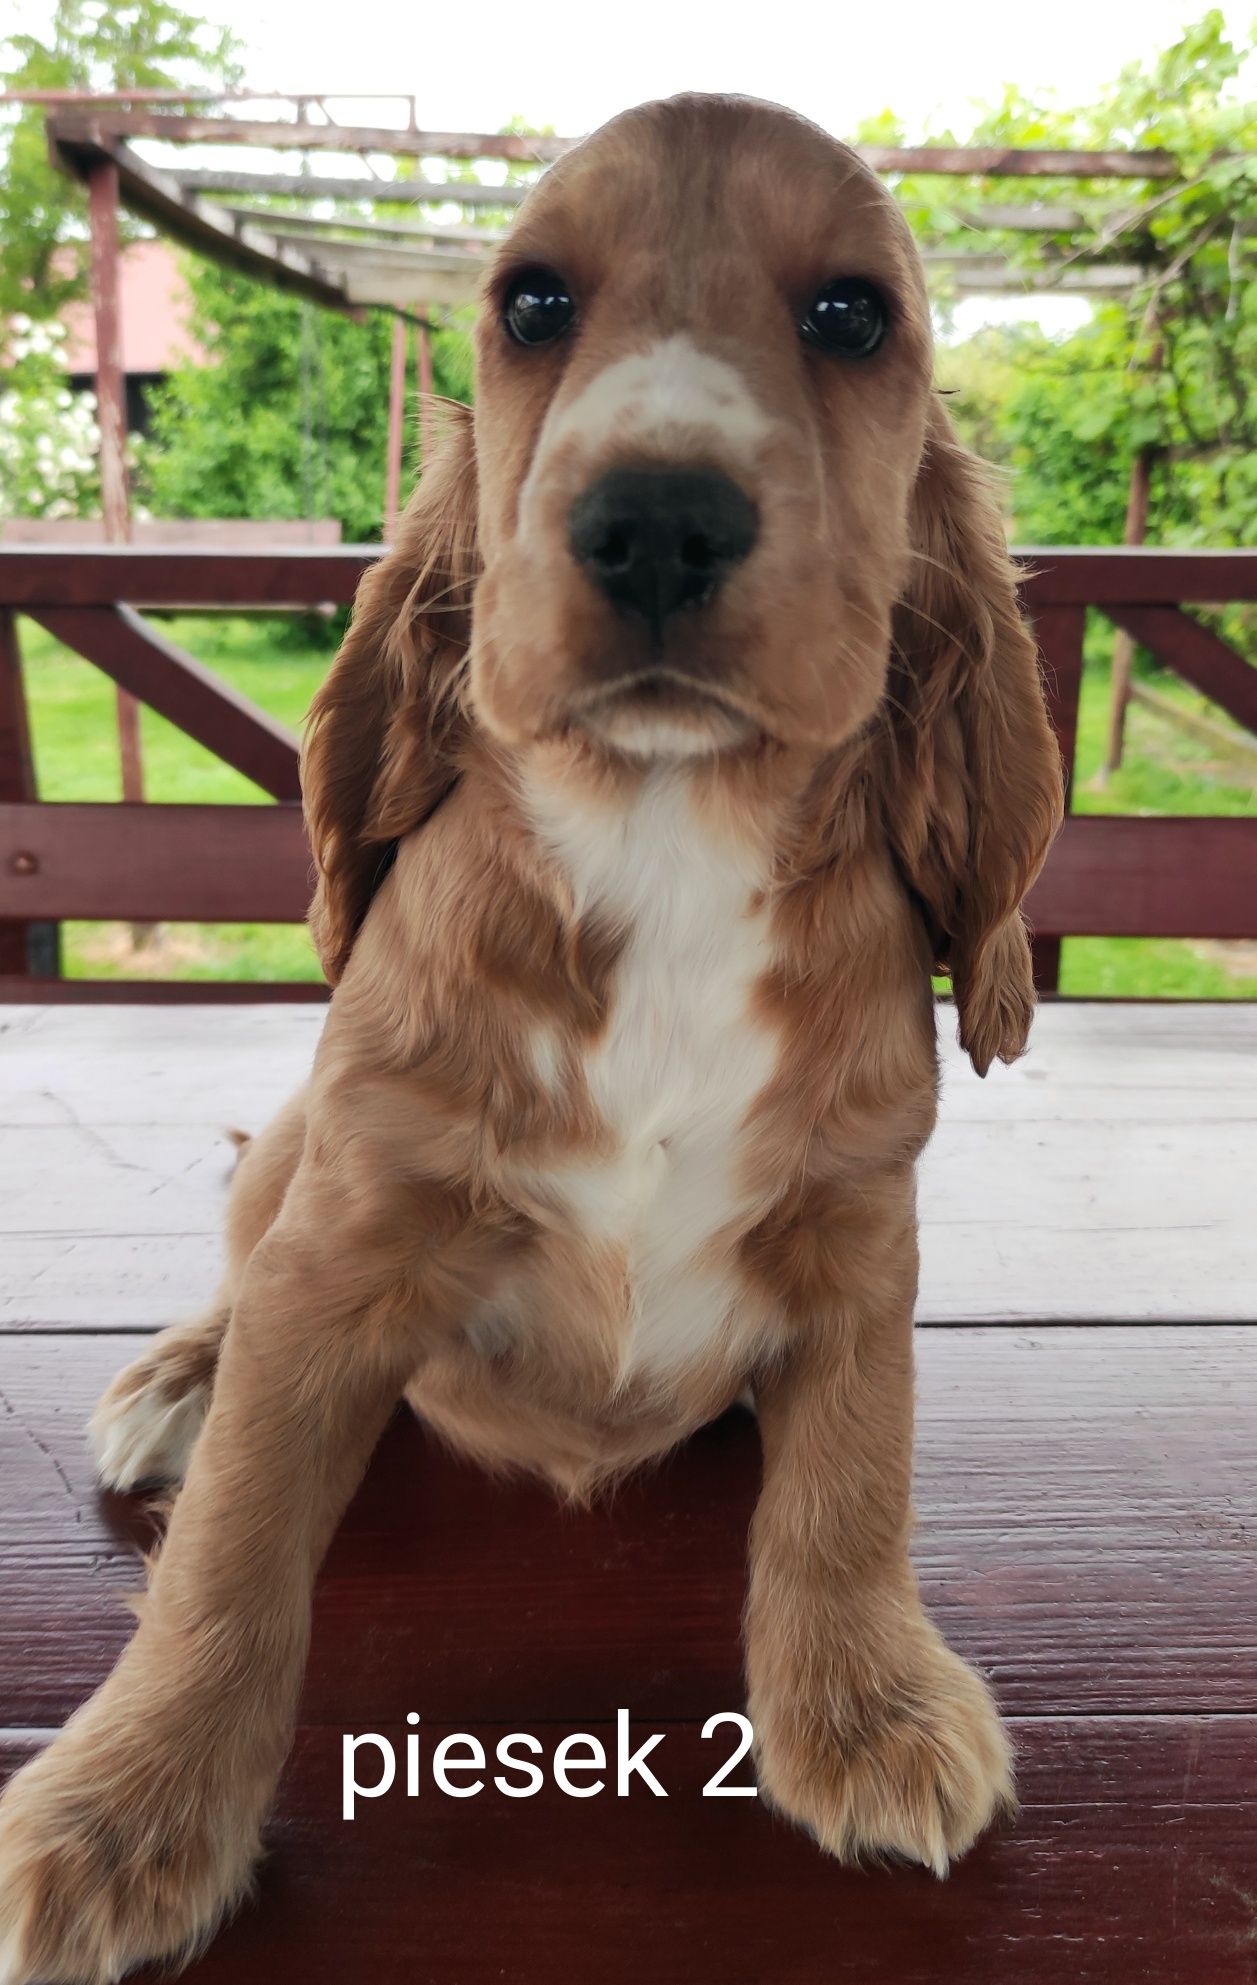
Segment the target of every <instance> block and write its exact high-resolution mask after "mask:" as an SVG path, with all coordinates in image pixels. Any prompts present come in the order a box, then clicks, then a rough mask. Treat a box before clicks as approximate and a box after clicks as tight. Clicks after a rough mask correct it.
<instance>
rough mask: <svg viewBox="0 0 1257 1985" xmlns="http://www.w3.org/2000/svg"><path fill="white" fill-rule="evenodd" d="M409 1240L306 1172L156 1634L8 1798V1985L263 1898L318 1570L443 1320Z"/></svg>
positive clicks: (239, 1333)
mask: <svg viewBox="0 0 1257 1985" xmlns="http://www.w3.org/2000/svg"><path fill="white" fill-rule="evenodd" d="M347 1200H348V1202H349V1203H348V1204H347ZM401 1225H402V1223H401V1222H399V1220H398V1218H397V1216H396V1212H395V1211H393V1212H390V1213H389V1214H388V1217H381V1210H380V1208H379V1207H378V1206H377V1207H375V1208H374V1209H373V1210H366V1209H363V1208H361V1207H359V1208H358V1209H357V1210H355V1207H354V1204H353V1195H352V1193H350V1194H348V1195H347V1194H346V1193H345V1191H344V1190H343V1188H341V1189H340V1190H333V1188H332V1185H331V1183H330V1182H329V1181H326V1180H322V1179H320V1178H319V1177H318V1176H317V1175H312V1168H311V1167H309V1166H307V1167H304V1168H303V1170H302V1172H301V1173H299V1174H298V1177H297V1179H296V1180H295V1181H294V1185H293V1189H292V1192H291V1193H290V1195H289V1200H288V1202H287V1203H286V1205H285V1209H284V1213H283V1215H282V1216H281V1218H280V1221H279V1222H278V1224H277V1225H276V1227H275V1228H273V1229H272V1231H271V1232H270V1234H268V1235H267V1236H266V1238H265V1239H263V1240H262V1241H261V1242H260V1243H259V1245H258V1247H257V1249H256V1250H255V1252H254V1254H253V1256H252V1258H251V1260H250V1262H249V1265H248V1267H247V1269H246V1271H245V1275H244V1280H243V1283H242V1285H241V1289H240V1292H239V1296H238V1299H237V1303H236V1307H235V1310H234V1314H233V1317H232V1321H231V1324H230V1327H229V1329H228V1333H227V1337H226V1341H225V1344H224V1347H223V1352H222V1361H221V1366H220V1370H219V1375H218V1381H217V1384H216V1387H215V1391H214V1399H213V1404H212V1407H211V1409H210V1413H209V1417H208V1419H207V1420H206V1423H205V1427H204V1430H203V1432H202V1434H201V1437H200V1439H199V1441H198V1442H197V1445H196V1447H195V1449H194V1452H193V1455H192V1461H191V1466H190V1469H189V1472H188V1477H187V1481H186V1484H185V1487H184V1489H183V1492H182V1494H181V1495H180V1497H179V1499H178V1501H177V1503H176V1505H175V1508H174V1511H173V1514H172V1517H171V1522H170V1529H169V1533H168V1535H167V1538H166V1542H165V1544H164V1546H163V1548H162V1551H161V1554H160V1557H159V1559H158V1561H157V1565H156V1568H155V1571H154V1574H153V1578H152V1581H151V1584H150V1587H149V1591H148V1593H147V1595H146V1596H145V1599H144V1602H143V1605H142V1608H141V1612H140V1624H139V1627H138V1629H137V1631H136V1633H135V1635H134V1637H133V1639H132V1640H131V1642H130V1644H129V1646H128V1647H127V1648H126V1650H125V1652H124V1654H123V1656H122V1658H121V1660H120V1661H119V1663H118V1665H117V1667H116V1668H115V1669H114V1672H113V1673H112V1675H111V1676H110V1677H109V1678H108V1680H107V1681H106V1682H105V1683H104V1685H103V1687H102V1688H100V1689H99V1690H98V1692H97V1693H96V1695H95V1696H93V1697H92V1698H91V1700H90V1701H89V1702H88V1703H86V1704H85V1705H84V1707H83V1708H82V1709H80V1710H79V1711H78V1713H77V1714H76V1715H75V1716H74V1717H73V1718H72V1719H71V1720H70V1722H69V1723H68V1724H67V1726H66V1728H65V1730H64V1731H63V1732H62V1733H61V1735H60V1736H59V1737H58V1738H57V1739H56V1740H55V1742H54V1743H53V1744H52V1745H51V1747H50V1748H49V1749H48V1750H47V1751H45V1752H44V1753H43V1755H42V1756H41V1757H39V1758H37V1759H36V1760H35V1761H34V1762H33V1763H32V1764H30V1765H28V1766H27V1767H26V1768H25V1769H24V1770H23V1771H21V1772H19V1773H18V1774H17V1776H16V1778H15V1779H14V1780H13V1782H12V1783H11V1785H10V1786H9V1787H8V1789H7V1791H6V1792H5V1794H4V1796H3V1798H2V1799H0V1985H25V1981H27V1980H35V1979H38V1980H55V1981H75V1985H79V1982H80V1981H82V1982H83V1985H105V1982H106V1981H112V1980H114V1979H116V1978H118V1977H120V1976H121V1975H122V1974H123V1973H124V1972H125V1971H127V1970H128V1969H129V1968H130V1967H131V1966H132V1965H135V1964H137V1963H139V1962H140V1961H141V1960H143V1959H147V1958H168V1957H171V1956H180V1955H185V1954H187V1953H188V1952H190V1951H191V1950H192V1949H194V1948H195V1947H196V1945H197V1944H198V1942H199V1941H201V1940H203V1939H204V1938H205V1937H206V1936H208V1934H209V1933H210V1932H211V1931H212V1929H213V1928H214V1926H215V1924H216V1923H217V1922H218V1921H219V1920H220V1919H221V1917H222V1916H223V1915H224V1914H225V1912H226V1911H227V1910H229V1909H230V1908H231V1906H232V1904H233V1903H234V1902H235V1901H236V1900H237V1898H238V1897H239V1895H240V1894H241V1892H242V1890H243V1889H244V1888H245V1886H246V1884H247V1882H248V1877H249V1871H250V1868H251V1866H252V1863H253V1862H254V1860H255V1858H256V1856H257V1853H258V1848H259V1832H260V1828H261V1824H262V1821H263V1819H264V1817H265V1814H266V1810H267V1807H268V1805H269V1803H270V1800H271V1796H272V1793H273V1790H274V1786H275V1781H276V1779H277V1777H278V1774H279V1770H280V1767H281V1765H282V1763H283V1760H284V1757H285V1754H286V1752H287V1748H288V1744H289V1741H290V1735H291V1726H292V1721H293V1716H294V1711H295V1706H296V1701H297V1695H298V1690H299V1687H300V1682H301V1676H302V1670H303V1666H304V1661H305V1654H306V1647H307V1642H308V1636H309V1620H310V1602H311V1590H312V1585H313V1579H314V1574H315V1570H316V1568H317V1565H318V1563H319V1561H320V1559H321V1557H322V1555H323V1552H324V1550H325V1549H326V1546H327V1544H328V1541H329V1539H330V1537H331V1533H332V1530H333V1528H334V1526H335V1524H336V1522H337V1520H338V1519H339V1517H340V1515H341V1513H342V1511H343V1509H344V1507H345V1505H346V1503H347V1501H348V1499H349V1497H350V1495H351V1494H352V1492H353V1490H354V1487H355V1485H356V1484H357V1482H358V1480H359V1478H360V1476H361V1474H362V1472H363V1470H364V1468H365V1466H366V1462H367V1460H368V1458H369V1456H370V1453H371V1450H372V1447H373V1446H374V1444H375V1441H376V1439H377V1437H378V1435H379V1433H380V1431H381V1428H382V1427H383V1425H384V1422H385V1420H386V1419H387V1417H388V1414H389V1412H390V1410H391V1408H392V1407H393V1405H394V1403H395V1402H396V1400H397V1398H398V1396H399V1394H400V1393H401V1391H402V1389H403V1387H404V1385H405V1382H406V1380H407V1379H408V1378H409V1377H410V1376H411V1374H412V1372H413V1371H414V1369H415V1367H416V1365H417V1364H418V1363H419V1362H420V1360H421V1358H422V1356H423V1352H424V1348H425V1339H426V1337H427V1336H429V1335H430V1333H431V1329H432V1327H433V1326H432V1323H431V1318H430V1316H429V1317H427V1318H426V1319H425V1316H424V1311H423V1306H422V1302H421V1301H420V1303H419V1305H418V1308H417V1307H416V1285H415V1280H414V1277H413V1275H412V1271H411V1257H410V1256H409V1255H407V1256H405V1257H403V1256H402V1254H401V1252H400V1250H399V1246H398V1242H397V1239H396V1236H397V1234H398V1232H399V1230H400V1228H401Z"/></svg>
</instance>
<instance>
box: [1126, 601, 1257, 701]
mask: <svg viewBox="0 0 1257 1985" xmlns="http://www.w3.org/2000/svg"><path fill="white" fill-rule="evenodd" d="M1109 619H1110V620H1113V621H1116V622H1117V625H1118V626H1119V627H1121V628H1124V629H1125V630H1126V632H1127V634H1129V635H1130V637H1131V639H1132V641H1138V642H1139V643H1140V645H1141V646H1142V647H1144V648H1147V649H1149V650H1150V651H1151V652H1152V654H1154V655H1155V656H1156V658H1157V660H1158V661H1159V662H1162V663H1164V665H1165V667H1166V668H1169V669H1173V671H1174V673H1175V675H1180V676H1182V677H1183V679H1184V681H1186V682H1190V683H1191V684H1192V685H1193V686H1194V687H1195V688H1196V689H1198V690H1200V692H1201V694H1202V695H1204V696H1208V697H1209V698H1210V700H1211V701H1212V702H1214V703H1216V704H1218V706H1219V707H1220V708H1221V709H1223V710H1225V711H1226V712H1227V714H1228V716H1231V717H1234V719H1235V721H1236V723H1237V724H1243V725H1244V727H1245V729H1246V730H1250V731H1257V668H1253V666H1252V665H1251V663H1249V662H1246V661H1245V660H1244V658H1243V656H1242V655H1237V654H1236V652H1235V650H1234V648H1229V647H1228V646H1227V644H1226V642H1225V641H1223V640H1221V639H1220V637H1219V636H1218V635H1216V634H1215V633H1214V632H1213V630H1212V629H1211V628H1208V627H1202V626H1201V624H1200V622H1199V621H1198V620H1193V618H1192V616H1191V615H1190V614H1186V613H1180V611H1179V609H1178V608H1177V607H1138V606H1123V607H1113V608H1111V609H1110V611H1109Z"/></svg>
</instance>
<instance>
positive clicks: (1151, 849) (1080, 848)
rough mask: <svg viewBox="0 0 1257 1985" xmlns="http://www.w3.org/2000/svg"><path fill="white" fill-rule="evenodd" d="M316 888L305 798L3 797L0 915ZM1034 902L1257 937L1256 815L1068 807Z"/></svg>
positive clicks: (1121, 924) (122, 913) (231, 908)
mask: <svg viewBox="0 0 1257 1985" xmlns="http://www.w3.org/2000/svg"><path fill="white" fill-rule="evenodd" d="M32 862H33V863H34V864H35V866H34V868H32V867H31V863H32ZM309 891H310V870H309V858H308V854H307V852H306V847H305V841H304V836H303V832H302V828H301V820H300V815H299V813H298V810H297V808H296V807H287V806H283V807H279V806H277V807H261V806H259V807H249V806H243V807H229V806H145V807H127V806H88V805H82V806H80V805H57V806H49V805H42V806H30V805H25V806H23V805H4V804H2V803H0V917H32V916H38V917H56V918H61V917H103V918H108V917H125V918H136V919H139V920H140V921H144V922H149V921H152V922H156V921H159V920H164V919H173V920H186V921H190V922H198V921H204V922H213V921H214V920H215V919H235V918H247V919H250V920H253V921H256V922H261V923H267V922H271V923H298V922H300V921H301V919H302V918H303V917H304V915H305V910H306V905H307V903H308V901H309ZM1028 910H1029V915H1030V920H1031V922H1032V924H1033V925H1034V928H1035V931H1036V934H1037V935H1039V936H1040V937H1045V938H1053V937H1057V936H1062V935H1065V936H1069V935H1073V936H1080V937H1086V936H1109V937H1221V938H1227V937H1253V936H1257V822H1255V821H1250V820H1221V819H1219V820H1215V819H1196V820H1181V819H1176V820H1145V819H1129V820H1128V819H1122V818H1111V817H1107V816H1105V817H1099V816H1090V817H1085V818H1082V817H1079V816H1077V815H1075V816H1072V817H1071V818H1070V819H1069V820H1068V821H1067V822H1066V823H1065V827H1064V829H1063V830H1062V833H1061V835H1060V837H1059V839H1058V840H1057V842H1056V845H1055V847H1054V848H1053V850H1052V853H1051V855H1050V856H1049V858H1048V864H1047V867H1046V868H1045V870H1044V872H1043V875H1042V876H1041V877H1040V879H1039V881H1038V882H1037V883H1036V884H1035V887H1034V889H1033V890H1032V891H1031V894H1030V898H1029V903H1028Z"/></svg>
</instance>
